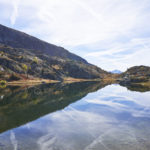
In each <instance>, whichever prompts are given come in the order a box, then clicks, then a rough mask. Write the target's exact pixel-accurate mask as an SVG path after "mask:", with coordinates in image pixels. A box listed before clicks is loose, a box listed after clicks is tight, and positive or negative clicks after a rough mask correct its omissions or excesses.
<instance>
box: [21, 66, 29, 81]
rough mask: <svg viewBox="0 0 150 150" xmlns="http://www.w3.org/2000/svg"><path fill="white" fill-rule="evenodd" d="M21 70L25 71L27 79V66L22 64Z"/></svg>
mask: <svg viewBox="0 0 150 150" xmlns="http://www.w3.org/2000/svg"><path fill="white" fill-rule="evenodd" d="M22 68H23V70H24V71H25V73H26V74H27V78H28V66H27V65H26V64H22Z"/></svg>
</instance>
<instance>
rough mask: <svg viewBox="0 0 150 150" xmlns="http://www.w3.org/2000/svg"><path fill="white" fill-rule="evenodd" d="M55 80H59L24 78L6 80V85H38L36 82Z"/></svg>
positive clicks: (55, 81)
mask: <svg viewBox="0 0 150 150" xmlns="http://www.w3.org/2000/svg"><path fill="white" fill-rule="evenodd" d="M57 82H59V81H57V80H48V79H39V78H35V79H26V80H18V81H12V82H8V83H7V85H18V86H24V85H38V84H42V83H57Z"/></svg>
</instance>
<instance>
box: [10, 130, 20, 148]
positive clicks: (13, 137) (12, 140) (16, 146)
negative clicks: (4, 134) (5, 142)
mask: <svg viewBox="0 0 150 150" xmlns="http://www.w3.org/2000/svg"><path fill="white" fill-rule="evenodd" d="M10 140H11V143H12V145H13V147H14V150H18V142H17V140H16V136H15V133H14V132H13V131H11V132H10Z"/></svg>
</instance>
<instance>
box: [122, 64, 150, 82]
mask: <svg viewBox="0 0 150 150" xmlns="http://www.w3.org/2000/svg"><path fill="white" fill-rule="evenodd" d="M120 77H121V83H122V84H132V83H147V84H148V83H149V82H150V67H148V66H134V67H131V68H129V69H127V71H126V72H124V73H122V74H121V75H120Z"/></svg>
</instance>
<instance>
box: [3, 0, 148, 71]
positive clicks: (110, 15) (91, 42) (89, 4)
mask: <svg viewBox="0 0 150 150" xmlns="http://www.w3.org/2000/svg"><path fill="white" fill-rule="evenodd" d="M0 8H1V14H0V20H1V22H0V23H2V24H4V25H7V26H10V27H14V28H16V29H19V30H22V31H24V32H27V33H29V34H32V35H34V36H37V37H39V38H41V39H43V40H46V41H48V42H50V43H53V44H57V45H61V46H63V47H65V48H67V49H69V50H70V51H72V52H74V53H76V54H78V55H80V56H82V57H84V58H86V59H87V60H88V61H89V62H90V63H94V64H96V65H98V66H100V67H102V68H104V69H106V70H113V69H120V70H125V69H127V68H128V67H130V66H133V65H150V61H149V59H148V56H150V52H149V44H148V43H149V40H150V29H149V25H150V22H148V19H149V18H150V3H149V1H148V0H143V1H141V0H126V1H122V0H121V1H120V0H113V1H111V0H95V1H92V0H63V1H62V0H44V2H43V1H42V0H22V1H19V0H14V1H11V0H5V1H4V0H0ZM141 55H142V57H141ZM143 58H144V59H143Z"/></svg>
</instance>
